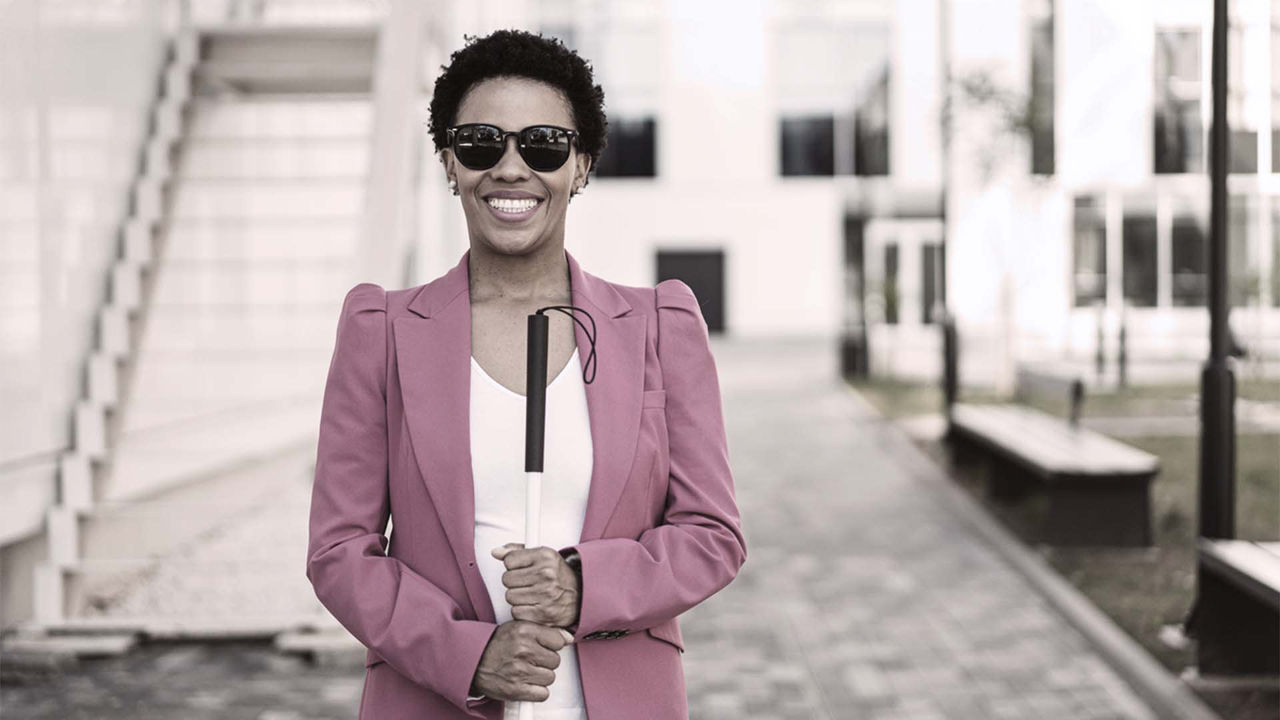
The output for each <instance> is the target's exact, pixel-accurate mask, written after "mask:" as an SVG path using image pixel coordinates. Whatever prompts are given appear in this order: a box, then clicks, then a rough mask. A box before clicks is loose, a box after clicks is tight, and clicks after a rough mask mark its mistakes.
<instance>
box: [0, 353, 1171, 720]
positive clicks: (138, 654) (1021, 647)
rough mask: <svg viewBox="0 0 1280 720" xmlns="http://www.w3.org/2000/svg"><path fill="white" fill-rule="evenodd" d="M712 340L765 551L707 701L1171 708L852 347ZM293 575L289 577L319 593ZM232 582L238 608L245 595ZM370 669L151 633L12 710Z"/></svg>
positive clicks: (1145, 713) (767, 711) (9, 705)
mask: <svg viewBox="0 0 1280 720" xmlns="http://www.w3.org/2000/svg"><path fill="white" fill-rule="evenodd" d="M716 353H717V358H718V365H719V368H720V375H721V387H722V389H723V391H724V398H725V409H726V416H727V423H728V429H729V450H730V453H731V456H732V458H733V465H734V470H735V479H736V482H737V489H738V500H739V505H740V507H741V509H742V513H743V523H744V527H745V530H746V534H747V542H748V560H747V564H746V566H745V567H744V568H743V570H742V573H741V574H740V575H739V576H738V578H737V580H736V581H735V582H734V583H733V584H732V585H730V586H729V587H728V588H726V589H725V590H724V591H722V592H721V593H719V594H717V595H716V596H714V597H712V598H711V599H709V600H708V601H706V602H705V603H703V604H702V605H700V606H698V607H697V608H694V609H693V610H691V611H690V612H689V613H687V614H686V615H684V616H683V617H682V619H681V623H682V627H683V629H684V636H685V641H686V646H687V652H686V653H685V655H684V662H685V674H686V678H687V682H688V688H689V702H690V710H691V717H693V718H695V719H696V720H719V719H722V718H724V719H728V718H733V719H735V720H736V719H741V718H762V719H763V718H770V719H773V718H778V719H781V720H790V719H795V720H800V719H804V720H810V719H827V720H844V719H846V718H851V719H858V720H862V719H867V720H872V719H874V720H933V719H942V718H946V719H969V718H973V719H977V718H981V719H983V720H991V719H995V720H998V719H1001V718H1009V719H1013V718H1017V719H1019V720H1023V719H1030V718H1035V719H1036V720H1055V719H1058V718H1061V719H1063V720H1066V719H1068V718H1069V719H1070V720H1090V719H1097V720H1102V719H1113V718H1114V719H1134V720H1138V719H1143V720H1145V719H1147V718H1153V717H1154V715H1153V714H1152V713H1151V712H1150V710H1148V709H1147V708H1146V707H1145V706H1144V705H1143V704H1142V702H1141V701H1140V700H1138V698H1137V697H1136V696H1135V695H1134V694H1133V692H1132V691H1131V690H1130V689H1129V688H1128V687H1127V686H1126V685H1125V684H1124V682H1123V681H1121V680H1120V678H1119V677H1118V676H1117V675H1116V674H1115V673H1114V672H1112V671H1111V670H1110V668H1109V667H1108V666H1107V665H1106V664H1105V663H1104V662H1103V661H1102V660H1101V659H1100V657H1099V656H1098V655H1097V654H1096V653H1095V652H1093V650H1092V649H1091V648H1090V647H1089V645H1088V644H1087V642H1086V641H1085V640H1084V638H1083V637H1082V636H1081V635H1079V633H1077V632H1076V631H1075V630H1074V629H1073V628H1072V627H1071V626H1070V625H1068V624H1067V623H1066V621H1065V620H1063V619H1062V618H1061V617H1060V616H1059V615H1057V614H1056V613H1055V611H1054V610H1053V609H1052V608H1051V607H1050V606H1049V605H1048V604H1047V602H1046V601H1045V600H1044V599H1043V598H1042V597H1041V596H1040V595H1038V594H1037V593H1036V591H1035V590H1033V589H1032V588H1031V587H1030V586H1029V585H1028V584H1027V583H1026V582H1024V580H1023V579H1022V577H1021V576H1020V575H1019V574H1018V573H1017V572H1015V571H1014V570H1013V569H1011V568H1010V567H1009V566H1008V565H1007V564H1005V563H1004V562H1003V561H1002V560H1001V559H1000V558H999V556H998V555H997V554H996V553H995V551H994V550H992V549H991V548H989V547H988V546H987V545H985V544H984V543H983V541H981V540H980V539H979V538H978V537H977V536H976V535H975V534H974V531H973V530H970V529H968V527H967V526H966V525H965V524H964V523H962V522H961V521H960V520H958V519H957V518H955V517H954V516H953V515H951V514H950V512H949V511H948V510H947V509H946V507H947V506H946V505H945V504H943V503H939V502H935V501H934V500H933V499H932V498H931V497H929V493H930V492H931V490H930V488H929V487H928V486H927V485H925V484H923V483H922V482H921V481H920V480H918V479H916V478H913V477H912V475H911V474H910V473H909V472H908V471H907V470H906V469H905V467H904V465H903V464H902V463H901V461H900V459H898V458H895V457H893V456H891V455H890V454H889V453H888V452H887V451H886V450H885V447H886V443H885V442H884V438H885V435H884V433H885V432H887V430H886V427H885V426H884V424H883V423H882V422H881V421H879V420H878V419H877V418H875V417H874V416H872V415H870V414H869V413H868V411H867V410H866V406H865V405H863V404H860V403H859V402H857V399H856V398H855V397H854V396H853V395H852V394H851V393H850V392H849V391H847V390H845V389H844V388H843V387H842V384H841V383H840V382H839V381H838V380H837V379H836V367H835V359H836V349H835V347H834V345H831V344H828V343H813V342H809V341H793V342H783V343H769V344H762V343H759V342H747V341H724V342H722V341H717V343H716ZM295 480H296V479H295ZM298 487H299V485H298V484H297V483H296V482H295V481H290V485H288V486H287V487H285V489H284V490H283V492H284V493H285V495H286V496H290V497H291V496H293V495H296V494H297V493H298V492H299V490H298ZM294 500H295V501H294V502H287V503H282V504H281V505H280V506H277V507H287V508H288V510H287V513H288V514H287V515H285V514H282V513H281V512H273V513H271V514H269V515H266V514H264V515H251V516H248V517H246V518H244V519H243V520H242V525H241V526H239V527H234V528H229V529H228V530H227V531H226V532H225V533H223V534H222V535H220V537H221V538H222V539H223V540H222V541H221V542H220V544H219V547H222V548H224V550H223V551H224V552H226V553H228V554H229V556H233V555H234V554H235V553H236V552H237V549H236V547H234V546H235V545H237V544H238V543H253V542H256V543H261V542H262V537H264V535H263V534H265V536H266V537H270V539H271V540H272V541H273V542H272V544H274V545H275V547H279V545H278V544H275V543H278V542H279V541H281V540H282V539H284V538H293V539H295V540H296V535H297V533H296V532H292V531H290V532H283V531H282V530H281V525H282V524H284V525H291V524H293V523H300V524H302V526H304V527H305V522H306V506H305V503H301V502H297V501H296V500H297V498H294ZM294 527H295V528H296V527H297V526H296V525H295V526H294ZM304 534H305V533H304ZM200 552H202V553H204V554H203V555H202V558H201V559H202V560H203V561H205V562H216V561H217V560H218V558H216V557H211V556H210V554H211V553H212V551H211V550H210V548H203V549H202V550H201V551H200ZM214 554H216V553H214ZM176 562H179V563H180V562H181V559H180V558H179V559H177V560H176ZM300 562H301V561H299V563H300ZM301 572H302V566H301V564H299V565H298V568H297V569H296V572H295V574H296V575H301ZM158 576H159V577H169V575H168V574H167V573H166V572H164V571H162V572H160V573H159V575H158ZM255 577H258V576H257V575H255ZM296 579H297V578H296V577H294V578H288V582H287V583H286V584H282V586H281V589H280V590H279V592H285V593H288V594H290V595H299V594H300V593H303V594H305V593H308V592H309V587H308V588H304V589H299V588H298V587H297V584H296V583H295V582H294V581H296ZM197 586H198V583H194V582H184V583H175V582H171V581H167V585H166V587H168V588H181V590H180V594H179V596H177V597H176V598H175V597H166V598H165V599H164V600H163V602H164V604H165V607H177V606H180V605H181V603H182V602H185V601H184V600H183V599H182V595H181V593H187V595H186V597H188V598H189V602H191V603H192V605H191V607H192V608H197V607H198V603H199V602H200V600H199V598H200V590H199V588H198V587H197ZM154 590H155V589H154V588H147V587H140V588H138V589H137V591H136V592H138V593H140V594H142V595H145V594H147V593H149V592H154ZM263 591H264V588H262V587H261V586H258V585H257V584H255V587H254V590H253V593H252V594H253V595H254V596H257V598H258V599H259V601H260V599H261V593H262V592H263ZM220 597H222V598H223V600H222V601H220V602H221V603H223V605H222V607H223V608H224V610H225V609H227V607H228V606H229V605H234V602H235V601H234V599H230V600H229V599H227V596H225V595H223V596H220ZM208 599H209V598H208V596H207V595H206V596H204V601H205V602H208ZM310 601H311V599H310V598H309V597H294V598H293V599H292V600H289V601H287V602H285V603H284V605H285V606H287V607H289V608H290V609H293V608H295V607H305V606H306V604H307V603H308V602H310ZM154 602H159V601H158V600H156V601H154ZM175 603H177V605H176V606H175ZM228 604H229V605H228ZM162 676H163V678H164V681H163V682H161V681H159V680H158V678H160V677H162ZM9 677H10V678H12V675H10V676H9ZM360 681H361V669H360V667H359V663H358V662H357V663H356V664H355V665H354V666H350V667H341V668H334V667H324V668H313V667H310V666H308V665H306V664H304V663H302V662H301V661H299V660H297V659H296V658H292V657H287V656H281V655H277V654H275V653H273V652H272V651H271V650H270V648H269V646H257V647H254V646H244V645H237V644H209V645H195V646H191V645H171V646H155V645H153V646H144V647H143V648H141V649H140V650H137V651H135V652H133V653H131V654H130V655H129V656H126V657H123V658H117V659H112V660H103V661H90V662H86V663H83V664H82V665H81V666H80V668H78V669H76V670H75V671H74V672H71V673H67V674H62V675H53V676H50V677H46V678H35V679H30V678H29V679H27V680H26V681H25V682H23V683H21V684H15V683H14V682H13V681H12V679H11V680H10V681H9V682H8V683H7V685H6V687H5V689H4V692H3V695H2V696H0V707H3V711H0V712H3V714H4V716H5V717H30V718H55V717H56V718H63V717H96V718H125V717H137V718H152V717H155V718H160V717H184V718H205V717H208V718H215V717H216V718H232V717H234V718H241V717H243V718H255V719H256V720H270V719H272V718H302V717H306V718H329V717H353V716H354V714H355V708H356V705H357V703H358V700H359V693H360V687H361V682H360ZM11 713H12V714H11Z"/></svg>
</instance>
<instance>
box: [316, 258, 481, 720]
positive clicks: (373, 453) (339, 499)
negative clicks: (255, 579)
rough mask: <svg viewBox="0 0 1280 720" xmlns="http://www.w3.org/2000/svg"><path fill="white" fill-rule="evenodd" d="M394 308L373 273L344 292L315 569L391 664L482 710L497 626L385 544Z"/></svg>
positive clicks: (337, 609)
mask: <svg viewBox="0 0 1280 720" xmlns="http://www.w3.org/2000/svg"><path fill="white" fill-rule="evenodd" d="M386 315H387V310H386V292H385V291H384V290H383V289H382V288H381V287H379V286H378V285H374V284H372V283H361V284H359V285H357V286H355V287H354V288H352V289H351V290H350V291H349V292H348V293H347V296H346V299H345V300H344V301H343V305H342V314H341V316H340V317H339V320H338V330H337V341H336V344H335V346H334V350H333V358H332V360H331V362H330V365H329V375H328V379H327V381H326V385H325V391H324V400H323V403H322V405H321V414H320V435H319V444H318V448H317V455H316V469H315V484H314V486H313V488H312V491H311V516H310V531H309V532H310V535H309V539H308V543H307V579H308V580H310V581H311V585H312V587H314V588H315V593H316V597H317V598H318V599H319V600H320V603H321V604H323V605H324V606H325V608H327V609H328V610H329V612H330V613H332V614H333V616H334V618H336V619H337V620H338V622H340V623H342V625H343V626H344V627H345V628H346V629H347V630H348V631H350V632H351V634H352V635H354V636H355V637H356V639H358V640H359V641H360V642H361V643H363V644H364V645H365V646H366V647H369V648H371V649H373V650H374V651H375V652H376V653H377V654H378V655H380V656H382V657H383V658H384V659H386V661H387V662H388V663H389V664H390V665H391V667H393V668H395V669H396V670H398V671H399V672H400V673H401V674H402V675H404V676H405V677H407V678H409V679H410V680H412V681H413V682H415V683H418V684H419V685H422V686H424V687H426V688H428V689H430V690H432V691H434V692H436V693H437V694H439V695H441V696H443V697H445V698H446V699H448V700H449V701H450V702H452V703H453V704H454V705H457V706H458V707H459V708H461V709H462V710H464V711H466V712H467V713H468V714H470V715H472V716H473V717H477V718H482V717H484V716H483V715H481V714H480V713H479V712H477V711H475V710H473V709H472V706H473V705H474V703H475V701H474V700H473V701H471V703H470V704H469V703H468V702H467V694H468V690H470V687H471V680H472V678H473V676H474V674H475V669H476V666H477V665H479V663H480V656H481V654H482V653H483V652H484V649H485V647H486V646H487V645H488V643H489V638H490V637H491V636H492V635H493V633H494V631H495V630H497V627H498V626H497V625H495V624H493V623H487V622H482V621H478V620H468V619H466V618H465V617H464V616H463V612H462V609H461V608H460V607H459V606H458V604H457V603H456V602H455V601H454V600H453V598H452V597H450V596H449V595H448V594H447V593H445V592H444V591H443V590H441V589H440V588H439V587H437V586H436V585H434V584H433V583H431V582H430V581H428V580H427V579H426V578H424V577H422V576H421V575H419V574H417V573H416V572H414V571H412V570H410V569H409V568H408V567H407V566H406V565H405V564H404V563H403V562H401V561H400V560H399V559H397V558H394V557H389V556H387V554H386V549H387V538H386V537H385V535H384V533H385V531H386V528H387V519H388V517H389V516H390V499H389V489H388V457H387V456H388V450H387V413H386V392H387V383H386V372H387V352H388V351H387V344H388V339H387V322H386Z"/></svg>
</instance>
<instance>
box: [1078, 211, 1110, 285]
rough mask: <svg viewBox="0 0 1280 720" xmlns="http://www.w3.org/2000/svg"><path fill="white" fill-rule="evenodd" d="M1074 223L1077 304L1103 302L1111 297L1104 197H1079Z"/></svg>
mask: <svg viewBox="0 0 1280 720" xmlns="http://www.w3.org/2000/svg"><path fill="white" fill-rule="evenodd" d="M1073 225H1074V227H1073V234H1074V236H1075V242H1074V246H1075V271H1074V276H1075V282H1074V283H1073V284H1074V287H1075V304H1076V307H1083V306H1086V305H1101V304H1103V303H1105V302H1106V299H1107V232H1106V222H1105V218H1104V216H1103V210H1102V200H1101V198H1096V197H1081V198H1076V202H1075V217H1074V220H1073Z"/></svg>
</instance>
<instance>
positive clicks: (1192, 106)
mask: <svg viewBox="0 0 1280 720" xmlns="http://www.w3.org/2000/svg"><path fill="white" fill-rule="evenodd" d="M1200 90H1201V87H1200V32H1199V31H1198V30H1164V29H1160V30H1156V43H1155V97H1154V101H1155V118H1154V122H1155V127H1154V139H1155V148H1154V151H1155V172H1157V173H1198V172H1204V151H1203V143H1204V140H1203V131H1202V129H1201V123H1200Z"/></svg>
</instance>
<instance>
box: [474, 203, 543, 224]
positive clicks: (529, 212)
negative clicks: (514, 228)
mask: <svg viewBox="0 0 1280 720" xmlns="http://www.w3.org/2000/svg"><path fill="white" fill-rule="evenodd" d="M543 202H544V201H543V200H537V201H535V202H534V203H533V205H532V206H531V207H528V209H525V210H517V209H516V208H517V207H520V205H528V202H527V201H525V202H522V203H520V202H512V201H510V200H499V201H498V204H499V205H500V206H501V207H494V204H493V203H491V202H489V201H488V200H486V201H485V203H484V206H485V207H487V208H489V212H490V213H492V214H493V216H494V217H495V218H497V219H499V220H501V221H502V222H508V223H518V222H524V221H525V220H528V219H529V218H530V217H532V216H533V214H534V213H536V212H537V211H538V208H540V207H542V203H543Z"/></svg>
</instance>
